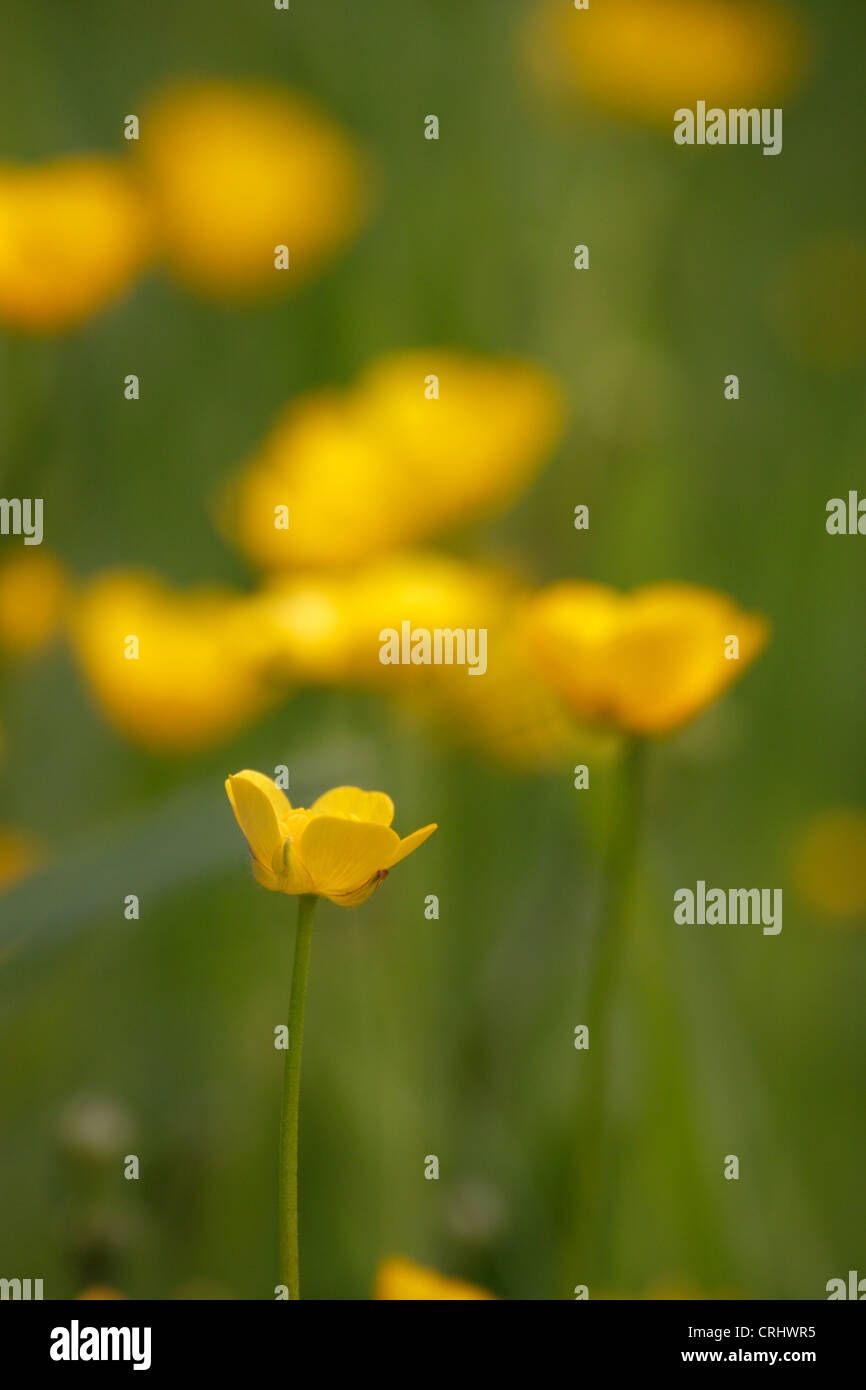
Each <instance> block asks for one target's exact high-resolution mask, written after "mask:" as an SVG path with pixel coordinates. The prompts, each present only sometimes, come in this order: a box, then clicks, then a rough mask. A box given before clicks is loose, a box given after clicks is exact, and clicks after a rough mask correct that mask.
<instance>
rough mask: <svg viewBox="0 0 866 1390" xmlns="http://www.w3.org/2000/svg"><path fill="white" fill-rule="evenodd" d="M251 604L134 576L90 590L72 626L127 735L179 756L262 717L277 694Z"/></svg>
mask: <svg viewBox="0 0 866 1390" xmlns="http://www.w3.org/2000/svg"><path fill="white" fill-rule="evenodd" d="M248 603H249V601H248V600H247V599H245V598H243V597H240V596H237V595H235V594H231V593H227V592H225V591H223V590H219V589H195V590H192V591H190V592H183V591H178V590H175V589H172V588H171V587H170V586H169V585H167V584H165V583H164V582H163V581H162V580H161V579H159V578H157V577H156V576H153V575H150V574H144V573H137V572H131V571H111V572H108V573H105V574H102V575H99V576H98V577H97V578H96V579H94V580H93V581H92V582H91V584H89V585H88V586H87V587H86V588H85V589H84V590H83V592H82V593H81V595H80V597H79V599H78V601H77V603H76V605H75V609H74V612H73V615H72V621H71V629H72V638H73V643H74V646H75V651H76V654H77V656H78V659H79V662H80V664H81V666H82V669H83V671H84V673H85V675H86V676H87V679H88V681H89V684H90V687H91V689H92V691H93V693H94V695H95V696H96V699H97V700H98V702H99V704H100V706H101V708H102V709H103V710H104V712H105V713H106V715H107V716H108V718H109V719H110V720H111V722H112V723H113V724H114V725H115V726H116V727H117V728H118V729H119V730H120V731H121V733H123V734H125V735H126V736H127V737H128V738H130V739H132V740H133V742H135V743H138V744H141V745H142V746H144V747H146V748H149V749H158V750H165V751H168V752H179V751H182V750H185V749H197V748H203V747H206V746H207V745H209V744H212V743H215V742H217V741H218V740H219V739H221V738H224V737H227V736H228V735H229V734H231V733H233V732H235V731H236V730H237V729H239V728H241V727H242V726H243V725H244V724H245V723H247V722H248V721H249V720H250V719H252V718H254V717H255V716H256V715H258V714H259V713H261V712H262V710H263V709H264V708H265V707H266V706H267V704H268V703H269V701H270V700H271V698H272V695H273V693H274V692H273V690H272V689H271V687H270V686H269V685H268V684H267V683H266V682H265V681H264V679H263V677H262V675H261V672H260V669H259V661H260V658H259V652H258V648H257V642H258V636H257V633H256V631H255V629H254V627H251V625H250V624H249V622H248Z"/></svg>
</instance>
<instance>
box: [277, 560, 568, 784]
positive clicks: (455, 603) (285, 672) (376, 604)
mask: <svg viewBox="0 0 866 1390" xmlns="http://www.w3.org/2000/svg"><path fill="white" fill-rule="evenodd" d="M519 601H520V590H519V588H518V586H517V584H516V582H515V580H514V578H513V577H512V576H511V575H509V574H508V573H507V572H505V571H503V570H502V569H500V568H498V567H492V566H487V565H481V564H470V563H467V562H465V561H462V560H457V559H454V558H453V557H451V556H446V555H440V554H435V553H433V552H423V551H416V552H408V553H402V554H398V555H393V556H388V557H386V558H385V559H384V560H382V561H380V562H379V563H374V564H371V565H367V566H364V567H362V568H361V569H359V570H355V571H352V572H351V573H349V574H345V575H327V576H319V577H317V576H315V575H312V576H311V575H305V576H299V577H293V576H287V575H286V576H278V577H276V578H274V579H273V580H272V581H271V582H270V583H269V584H268V585H267V586H266V587H265V588H264V589H263V590H262V591H261V594H260V595H259V597H258V599H257V600H256V601H254V603H253V604H252V606H251V615H252V614H254V616H251V621H253V622H255V623H256V625H257V626H258V627H259V628H260V630H261V631H262V632H267V633H268V634H269V637H268V639H267V645H269V646H270V650H271V653H272V658H273V662H274V666H275V669H276V670H277V671H278V672H279V674H280V676H281V677H282V678H283V679H288V680H291V681H293V682H303V681H312V682H315V683H325V684H341V685H349V686H359V687H362V688H370V689H377V690H379V691H382V692H384V693H386V694H392V695H394V696H396V697H398V698H401V699H402V698H404V697H408V698H410V699H411V701H412V703H413V708H414V709H415V710H416V711H417V712H420V713H422V714H423V715H424V716H425V717H426V718H428V719H430V720H432V721H433V722H435V723H437V724H438V725H439V726H441V727H442V728H443V730H444V731H445V732H447V734H448V736H449V737H451V738H452V739H456V740H457V741H458V742H464V743H467V744H470V745H473V746H476V747H480V749H481V750H482V751H483V752H484V753H485V754H487V755H488V756H491V757H493V758H495V759H497V760H499V761H503V762H505V763H507V764H511V765H516V766H519V767H523V768H530V767H541V766H548V765H553V764H560V765H561V762H562V759H563V757H564V756H567V754H568V752H570V751H571V750H572V749H575V748H576V747H577V746H578V743H579V740H578V737H577V731H576V730H575V727H574V723H573V721H572V720H571V719H570V718H569V717H568V716H567V715H566V713H565V712H564V710H563V708H562V705H561V703H560V702H559V701H558V700H557V698H556V696H555V695H554V694H553V693H552V691H551V690H550V688H549V686H548V685H547V683H546V682H545V681H544V680H542V679H541V677H540V675H539V672H538V663H537V661H535V659H534V657H533V653H532V651H531V649H530V648H529V647H528V646H527V643H526V641H525V636H524V634H523V632H522V631H520V630H519V629H518V627H517V625H516V624H515V623H514V621H513V614H514V611H515V608H516V607H518V606H519ZM404 622H408V623H409V625H410V630H411V631H417V630H420V629H425V630H427V631H428V632H435V631H436V630H437V629H440V630H450V631H454V630H455V629H461V628H462V629H464V630H466V629H469V630H475V631H478V630H479V629H484V631H485V632H486V633H487V641H486V652H485V659H486V667H487V669H486V671H485V673H484V674H483V676H482V675H477V676H469V674H468V669H467V667H466V666H457V665H439V666H436V665H431V666H423V665H411V664H410V665H390V664H388V665H383V664H382V662H381V661H380V659H379V657H380V651H381V648H382V640H381V634H382V633H383V632H384V631H386V630H388V629H390V630H392V631H396V632H400V631H401V628H402V624H403V623H404ZM583 742H585V736H584V738H583Z"/></svg>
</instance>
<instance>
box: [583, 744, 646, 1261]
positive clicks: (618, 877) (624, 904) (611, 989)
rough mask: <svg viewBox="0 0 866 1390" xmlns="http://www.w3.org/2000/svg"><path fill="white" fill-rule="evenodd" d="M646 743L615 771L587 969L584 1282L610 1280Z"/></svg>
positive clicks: (629, 747)
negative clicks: (618, 1050)
mask: <svg viewBox="0 0 866 1390" xmlns="http://www.w3.org/2000/svg"><path fill="white" fill-rule="evenodd" d="M644 761H645V744H644V742H643V740H642V739H638V738H636V739H631V740H629V742H628V743H627V744H626V745H625V747H624V749H623V753H622V760H621V764H620V768H619V770H618V772H619V775H618V780H617V787H616V796H615V802H614V805H613V808H612V815H611V824H610V833H609V841H608V848H607V855H606V864H605V878H604V890H603V891H604V896H603V900H602V910H601V914H600V920H599V925H598V929H597V934H596V939H595V944H594V959H593V962H592V966H591V971H590V986H589V995H588V999H587V1009H586V1019H585V1021H586V1023H587V1025H588V1029H589V1049H588V1052H587V1053H586V1056H585V1058H584V1067H585V1069H586V1080H585V1087H584V1090H583V1094H582V1097H581V1101H580V1104H579V1105H578V1108H577V1120H578V1130H577V1133H576V1136H575V1147H576V1154H577V1161H576V1164H575V1167H576V1176H577V1180H578V1181H577V1184H576V1191H575V1193H574V1195H575V1197H576V1204H575V1205H573V1207H572V1219H571V1222H570V1227H571V1231H570V1235H571V1240H570V1242H569V1243H570V1245H571V1252H570V1254H571V1259H572V1261H573V1260H574V1257H575V1253H576V1255H577V1266H575V1265H574V1264H572V1271H573V1273H574V1275H575V1278H576V1279H577V1280H578V1281H579V1282H581V1283H587V1282H588V1281H589V1279H590V1278H591V1279H593V1281H598V1280H603V1279H604V1278H605V1277H606V1276H607V1259H606V1255H607V1246H608V1238H609V1234H610V1225H611V1205H612V1204H611V1201H610V1197H611V1189H612V1184H611V1182H610V1176H611V1174H610V1167H609V1164H608V1162H607V1155H608V1150H609V1129H610V1103H609V1102H610V1092H611V1081H612V1077H611V1018H612V1012H613V1005H614V1002H615V999H616V994H617V989H618V985H619V980H620V974H621V967H622V959H623V951H624V945H625V937H626V931H627V928H628V920H629V912H630V908H631V901H632V892H633V887H634V877H635V867H636V862H637V848H638V832H639V826H640V816H641V807H642V789H643V768H644Z"/></svg>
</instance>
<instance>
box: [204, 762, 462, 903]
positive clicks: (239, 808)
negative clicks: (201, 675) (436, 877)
mask: <svg viewBox="0 0 866 1390" xmlns="http://www.w3.org/2000/svg"><path fill="white" fill-rule="evenodd" d="M226 793H227V794H228V798H229V801H230V802H231V806H232V810H233V811H234V813H235V819H236V820H237V823H238V825H239V826H240V828H241V830H242V831H243V834H244V838H245V839H246V842H247V844H248V846H249V850H250V855H251V857H252V865H253V873H254V875H255V877H256V880H257V882H259V883H260V884H261V885H262V887H264V888H268V889H270V890H271V892H274V893H288V894H290V895H293V896H295V895H302V894H314V895H315V896H317V897H322V898H329V899H330V901H331V902H332V903H336V904H337V906H338V907H355V906H356V905H357V904H358V903H362V902H364V901H365V900H366V899H367V898H369V896H370V894H371V893H372V892H374V890H375V889H376V888H378V886H379V884H380V883H381V881H382V879H383V878H385V877H386V876H387V874H388V870H389V869H392V868H393V867H394V865H395V864H399V863H400V861H401V859H405V858H406V856H407V855H409V854H411V853H412V852H413V850H416V849H417V848H418V846H419V845H422V844H423V843H424V841H425V840H426V839H427V838H428V837H429V836H430V835H432V834H433V831H434V830H435V829H436V826H435V825H425V826H424V828H423V829H422V830H416V831H414V832H413V834H411V835H407V836H405V837H404V838H403V839H402V840H401V839H400V837H399V836H398V835H397V833H396V831H394V830H392V829H391V822H392V820H393V819H394V803H393V801H392V800H391V798H390V796H386V795H385V793H384V792H365V791H361V789H360V788H359V787H335V788H334V790H333V791H329V792H325V794H324V795H323V796H320V797H319V798H318V800H317V801H314V802H313V805H312V806H311V807H310V809H309V810H308V811H307V810H302V809H301V808H295V807H293V806H292V804H291V802H290V801H289V799H288V797H287V796H286V795H285V793H284V792H282V791H281V790H280V788H279V787H278V786H277V785H276V783H274V782H272V781H271V779H270V778H269V777H265V776H264V774H263V773H261V772H250V771H249V770H247V771H244V772H238V773H236V774H235V775H234V776H233V777H229V778H227V779H226Z"/></svg>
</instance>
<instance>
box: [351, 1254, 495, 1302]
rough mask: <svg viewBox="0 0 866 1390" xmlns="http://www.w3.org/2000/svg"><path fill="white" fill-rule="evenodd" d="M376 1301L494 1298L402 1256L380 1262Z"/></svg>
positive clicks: (476, 1288)
mask: <svg viewBox="0 0 866 1390" xmlns="http://www.w3.org/2000/svg"><path fill="white" fill-rule="evenodd" d="M374 1298H376V1299H389V1300H392V1301H393V1300H398V1301H402V1302H409V1301H413V1300H419V1299H422V1300H425V1301H432V1300H436V1299H472V1300H476V1301H477V1300H479V1299H485V1300H488V1299H494V1298H495V1294H492V1293H488V1292H487V1290H486V1289H481V1288H479V1287H478V1286H477V1285H476V1284H467V1283H465V1282H464V1281H463V1280H462V1279H447V1278H446V1277H445V1275H444V1274H438V1273H437V1272H436V1270H435V1269H425V1267H424V1266H423V1265H416V1264H415V1263H414V1262H413V1261H412V1260H407V1259H405V1258H404V1257H403V1256H402V1255H391V1256H390V1257H389V1258H388V1259H386V1260H383V1261H382V1263H381V1264H380V1265H379V1268H378V1270H377V1272H376V1286H375V1292H374Z"/></svg>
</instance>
